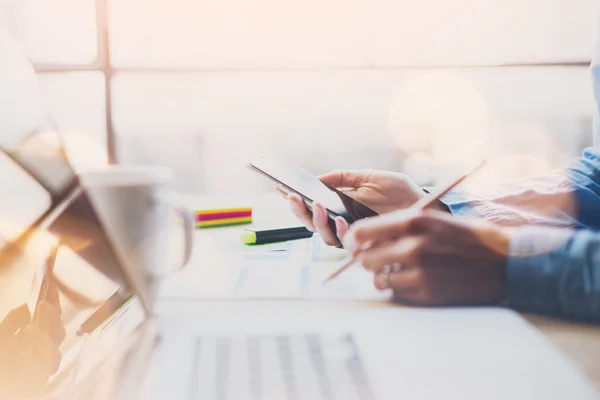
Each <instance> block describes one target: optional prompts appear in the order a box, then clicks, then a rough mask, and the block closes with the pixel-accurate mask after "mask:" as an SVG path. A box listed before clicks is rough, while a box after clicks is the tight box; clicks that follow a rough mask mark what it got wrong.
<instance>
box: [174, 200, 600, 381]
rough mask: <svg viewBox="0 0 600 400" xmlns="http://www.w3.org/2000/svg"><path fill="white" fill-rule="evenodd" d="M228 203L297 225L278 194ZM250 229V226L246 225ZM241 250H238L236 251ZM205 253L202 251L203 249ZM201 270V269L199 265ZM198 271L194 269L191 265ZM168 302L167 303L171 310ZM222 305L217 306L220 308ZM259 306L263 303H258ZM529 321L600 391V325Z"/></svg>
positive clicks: (218, 233)
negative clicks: (581, 370) (580, 368)
mask: <svg viewBox="0 0 600 400" xmlns="http://www.w3.org/2000/svg"><path fill="white" fill-rule="evenodd" d="M224 198H225V199H226V200H225V201H226V202H229V204H231V205H235V204H241V205H242V206H245V205H252V206H253V220H254V223H253V224H252V225H251V226H278V225H279V226H286V224H297V221H296V220H295V219H294V217H293V215H292V213H291V212H290V211H289V210H288V209H287V205H286V204H285V202H284V201H282V199H280V198H279V197H278V196H277V195H272V194H266V195H260V196H254V197H252V198H251V199H247V198H244V199H243V200H242V199H240V200H239V201H238V202H237V203H236V200H235V199H231V198H230V197H224ZM177 199H178V200H179V201H180V202H181V203H185V204H186V205H187V206H188V207H191V208H199V207H202V206H203V204H215V203H218V200H216V199H215V198H214V197H212V196H211V197H206V196H190V195H180V196H178V197H177ZM245 227H247V226H245ZM241 229H243V227H228V228H219V229H215V230H203V231H198V232H197V237H198V238H199V239H200V238H206V237H210V238H211V240H215V241H218V240H219V237H226V236H227V235H224V232H226V231H231V230H235V231H241ZM227 246H228V247H229V246H230V247H229V248H230V249H231V251H240V250H239V249H240V248H241V246H240V244H239V242H237V241H236V242H232V243H227ZM236 249H237V250H236ZM199 251H202V249H199ZM196 267H198V266H196ZM191 268H194V266H191ZM286 302H287V304H288V305H289V306H290V307H291V308H297V309H306V307H327V306H330V307H337V306H340V304H341V303H342V304H343V306H344V307H346V306H347V307H360V308H364V307H394V306H395V307H398V306H397V305H391V304H385V303H381V302H357V301H351V302H316V303H313V304H311V305H307V304H306V302H304V301H301V300H298V301H292V300H286ZM168 303H169V302H167V304H165V306H167V308H168ZM218 304H219V303H218V302H216V303H215V306H218ZM257 304H260V302H258V303H257ZM523 316H524V317H525V319H526V320H527V321H528V322H530V323H531V324H533V325H534V326H535V327H537V328H538V329H539V330H540V331H541V332H542V333H543V334H544V335H546V336H547V337H548V338H549V339H550V340H551V341H552V342H553V343H554V344H555V345H556V346H557V347H558V348H559V349H560V350H562V351H563V352H564V353H565V354H566V355H567V356H568V357H570V358H571V359H572V360H573V361H575V362H576V363H577V364H578V365H580V366H581V367H582V368H583V369H584V370H585V372H586V373H587V375H588V376H589V378H590V379H591V380H592V381H593V382H594V383H595V385H596V386H597V387H598V388H599V389H600V326H594V325H584V324H577V323H572V322H567V321H562V320H558V319H553V318H548V317H542V316H537V315H528V314H524V315H523Z"/></svg>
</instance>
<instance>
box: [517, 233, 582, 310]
mask: <svg viewBox="0 0 600 400" xmlns="http://www.w3.org/2000/svg"><path fill="white" fill-rule="evenodd" d="M574 235H575V232H573V231H570V230H567V229H560V230H559V229H548V228H540V227H532V226H524V227H521V228H518V229H516V230H515V232H514V233H513V236H512V238H511V243H510V255H509V258H508V261H507V265H506V285H507V299H508V303H509V304H510V306H511V307H514V308H518V309H521V310H527V311H535V312H542V313H550V314H560V313H561V312H562V311H563V308H564V305H563V304H562V301H561V293H560V291H561V290H560V286H561V281H562V278H563V276H564V274H565V271H567V270H568V267H569V265H567V264H571V263H577V262H578V260H576V259H573V257H572V256H571V257H569V254H570V253H571V247H572V244H573V237H574Z"/></svg>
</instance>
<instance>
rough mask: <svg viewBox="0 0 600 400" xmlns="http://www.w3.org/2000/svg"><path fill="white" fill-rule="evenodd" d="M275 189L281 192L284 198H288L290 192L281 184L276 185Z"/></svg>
mask: <svg viewBox="0 0 600 400" xmlns="http://www.w3.org/2000/svg"><path fill="white" fill-rule="evenodd" d="M275 191H276V192H277V193H279V194H280V195H281V196H282V197H283V198H284V199H287V197H288V194H289V193H288V192H286V191H285V190H283V189H282V188H281V187H280V186H275Z"/></svg>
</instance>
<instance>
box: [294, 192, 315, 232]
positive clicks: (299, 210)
mask: <svg viewBox="0 0 600 400" xmlns="http://www.w3.org/2000/svg"><path fill="white" fill-rule="evenodd" d="M287 199H288V201H289V203H290V208H291V209H292V212H293V213H294V215H295V216H296V218H298V219H299V220H300V222H302V224H303V225H304V226H305V227H306V229H308V230H309V231H311V232H315V231H316V228H315V225H314V224H313V218H312V215H311V213H310V212H309V211H308V209H307V208H306V205H305V204H304V201H303V200H302V197H300V196H299V195H297V194H296V193H291V194H289V195H288V196H287Z"/></svg>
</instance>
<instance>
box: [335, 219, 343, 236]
mask: <svg viewBox="0 0 600 400" xmlns="http://www.w3.org/2000/svg"><path fill="white" fill-rule="evenodd" d="M335 229H336V230H337V231H338V233H340V232H342V231H343V230H344V224H342V221H340V220H339V218H336V219H335Z"/></svg>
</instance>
